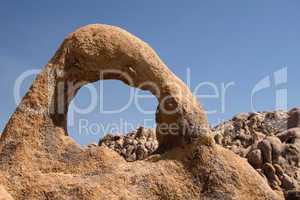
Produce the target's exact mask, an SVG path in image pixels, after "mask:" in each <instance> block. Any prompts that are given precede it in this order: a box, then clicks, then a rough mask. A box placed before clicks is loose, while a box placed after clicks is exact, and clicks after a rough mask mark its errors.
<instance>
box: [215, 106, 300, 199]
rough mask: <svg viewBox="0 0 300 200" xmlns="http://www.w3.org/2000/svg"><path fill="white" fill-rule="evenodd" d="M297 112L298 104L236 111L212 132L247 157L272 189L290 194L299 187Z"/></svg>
mask: <svg viewBox="0 0 300 200" xmlns="http://www.w3.org/2000/svg"><path fill="white" fill-rule="evenodd" d="M299 114H300V112H299V108H294V109H292V110H291V111H289V112H283V111H275V112H259V113H244V114H239V115H237V116H235V117H234V118H233V119H232V120H229V121H226V122H224V123H222V124H220V125H218V126H216V127H215V128H214V129H213V133H214V137H215V140H216V142H217V143H218V144H220V145H222V146H224V147H225V148H228V149H230V150H232V151H233V152H235V153H236V154H238V155H240V156H241V157H244V158H247V160H248V162H249V163H250V164H251V165H252V166H253V167H254V168H255V169H257V170H258V171H259V172H260V173H261V175H262V176H263V177H265V178H266V179H267V180H268V182H269V184H270V186H271V187H272V188H273V189H275V190H283V191H284V192H285V194H286V196H291V195H292V194H297V192H296V191H300V165H299V164H300V163H299V162H300V126H299ZM293 191H294V192H293ZM298 193H299V192H298ZM298 198H300V197H298ZM287 199H289V198H287ZM291 199H292V198H291Z"/></svg>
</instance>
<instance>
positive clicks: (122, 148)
mask: <svg viewBox="0 0 300 200" xmlns="http://www.w3.org/2000/svg"><path fill="white" fill-rule="evenodd" d="M103 145H105V146H107V147H108V148H110V149H112V150H114V151H116V152H117V153H119V154H120V155H121V156H123V157H124V158H125V159H126V160H127V161H136V160H143V159H145V158H147V157H149V156H150V155H152V154H153V153H154V152H156V151H157V150H158V141H157V137H156V132H155V130H153V129H146V128H143V127H140V128H138V129H137V130H136V131H134V132H132V133H129V134H127V135H110V134H108V135H106V136H105V137H104V138H102V139H101V140H100V142H99V146H103Z"/></svg>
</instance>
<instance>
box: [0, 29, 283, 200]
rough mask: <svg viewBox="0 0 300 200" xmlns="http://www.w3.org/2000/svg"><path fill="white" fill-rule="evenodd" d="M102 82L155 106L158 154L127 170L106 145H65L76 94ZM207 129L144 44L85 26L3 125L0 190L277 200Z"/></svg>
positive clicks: (26, 195)
mask: <svg viewBox="0 0 300 200" xmlns="http://www.w3.org/2000/svg"><path fill="white" fill-rule="evenodd" d="M107 79H116V80H121V81H123V82H124V83H126V84H127V85H129V86H132V87H137V88H140V89H143V90H149V91H150V92H151V93H152V94H153V95H154V96H156V97H157V99H158V102H159V106H158V109H157V115H156V121H157V129H156V134H157V137H158V150H157V151H156V154H154V155H152V156H150V157H148V158H146V159H144V160H140V161H135V162H127V161H126V160H125V159H124V158H123V157H122V156H121V155H119V154H118V153H117V152H115V151H113V150H111V149H109V148H107V146H106V145H101V146H89V147H87V148H82V147H80V146H79V145H78V144H76V143H75V142H74V141H73V140H72V139H71V138H70V137H69V136H68V134H67V131H66V123H67V111H68V105H69V103H70V101H71V100H72V98H73V97H74V95H76V92H77V91H78V89H79V88H80V87H81V86H82V85H84V84H87V83H90V82H94V81H97V80H107ZM171 125H172V129H170V128H169V127H170V126H171ZM173 125H174V126H176V127H177V129H176V131H175V132H173V131H172V130H173V128H174V127H173ZM208 127H209V126H208V122H207V118H206V116H205V114H204V112H203V109H202V107H201V106H200V105H199V104H198V102H197V100H196V98H195V97H194V96H193V95H192V93H191V92H190V90H189V89H188V88H187V86H186V85H185V84H184V83H183V82H182V81H181V80H179V79H178V78H177V77H176V76H175V75H174V74H173V73H172V72H171V71H170V70H169V69H168V68H167V67H166V65H165V64H164V63H163V62H162V61H161V60H160V58H159V57H158V56H157V55H156V53H155V52H154V51H153V50H152V49H151V48H150V47H149V46H148V45H147V44H146V43H144V42H143V41H141V40H140V39H138V38H136V37H135V36H133V35H131V34H130V33H128V32H126V31H124V30H122V29H120V28H117V27H112V26H108V25H89V26H86V27H83V28H80V29H78V30H77V31H75V32H74V33H71V34H70V35H69V36H68V37H67V38H66V39H65V40H64V42H63V43H62V45H61V46H60V48H59V49H58V51H57V52H56V54H55V56H54V57H53V58H52V59H51V60H50V61H49V63H48V64H47V65H46V66H45V68H44V70H43V71H42V72H41V73H40V74H39V75H38V76H37V78H36V80H35V81H34V83H33V85H32V87H31V88H30V90H29V91H28V93H27V94H26V95H25V97H24V98H23V100H22V102H21V104H20V105H19V106H18V108H17V109H16V111H15V113H14V114H13V115H12V117H11V119H10V120H9V122H8V124H7V125H6V128H5V130H4V132H3V133H2V135H1V139H0V180H1V182H0V184H1V185H3V187H5V190H6V191H7V192H8V193H9V194H10V195H11V196H12V197H13V198H14V199H30V200H31V199H89V200H90V199H97V200H99V199H225V200H226V199H247V200H248V199H249V200H251V199H253V200H254V199H257V200H258V199H268V200H276V199H283V195H282V193H281V192H280V191H274V190H272V189H271V188H270V187H269V185H268V184H267V181H265V180H264V178H263V177H261V176H260V175H259V173H258V172H256V171H255V169H254V168H252V167H251V166H250V165H249V164H248V162H247V161H246V160H245V159H242V158H240V157H239V156H237V155H235V154H234V153H232V152H231V151H230V150H226V149H225V148H223V147H221V146H219V145H216V144H215V142H214V140H213V138H212V134H211V131H210V129H209V128H208ZM126 155H127V154H126ZM142 157H144V156H142Z"/></svg>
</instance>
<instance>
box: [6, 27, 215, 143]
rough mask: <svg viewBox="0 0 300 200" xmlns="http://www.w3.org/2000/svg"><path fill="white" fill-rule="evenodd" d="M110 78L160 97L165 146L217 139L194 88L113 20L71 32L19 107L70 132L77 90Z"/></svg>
mask: <svg viewBox="0 0 300 200" xmlns="http://www.w3.org/2000/svg"><path fill="white" fill-rule="evenodd" d="M106 79H115V80H120V81H122V82H124V83H125V84H127V85H129V86H132V87H136V88H139V89H142V90H148V91H150V92H151V93H152V94H153V95H154V96H156V98H157V99H158V102H159V105H158V108H157V114H156V122H157V127H158V128H157V132H158V135H159V141H160V146H161V147H162V148H164V149H170V148H172V147H175V146H178V145H182V144H184V143H186V142H190V141H191V140H192V139H193V138H199V139H200V140H201V141H202V142H203V143H204V144H212V143H213V140H212V138H211V136H210V135H209V128H208V127H209V126H208V122H207V118H206V115H205V113H204V111H203V109H202V107H201V105H200V104H199V103H198V102H197V100H196V98H195V97H194V96H193V94H192V93H191V91H190V90H189V88H188V87H187V86H186V85H185V84H184V83H183V82H182V81H181V80H180V79H179V78H177V77H176V76H175V75H174V74H173V73H172V72H171V71H170V70H169V69H168V67H167V66H166V65H165V64H164V63H163V62H162V61H161V60H160V58H159V57H158V55H157V54H156V53H155V52H154V50H152V48H151V47H149V46H148V45H147V44H146V43H145V42H143V41H141V40H140V39H138V38H137V37H135V36H133V35H131V34H130V33H128V32H126V31H125V30H122V29H120V28H117V27H113V26H109V25H99V24H94V25H88V26H85V27H83V28H80V29H78V30H77V31H75V32H73V33H71V34H70V35H69V36H68V37H67V38H66V39H65V40H64V42H63V43H62V45H61V46H60V48H59V50H58V51H57V52H56V54H55V56H54V57H53V58H52V59H51V60H50V62H49V63H48V64H47V65H46V67H45V69H44V70H43V72H42V73H41V74H40V75H39V76H38V77H37V79H36V81H35V82H34V84H33V86H32V88H31V90H30V91H29V92H28V94H27V95H26V97H25V98H24V100H23V102H22V104H21V105H20V106H19V108H21V109H23V110H28V109H29V110H34V111H39V113H40V114H43V115H44V117H45V118H46V119H44V123H43V126H47V127H48V126H52V127H54V128H62V129H63V130H64V131H65V134H67V131H66V130H67V128H66V127H67V111H68V106H69V103H70V101H71V100H72V99H73V97H74V96H75V95H76V91H77V90H78V89H79V88H80V87H81V86H82V85H84V84H87V83H91V82H95V81H98V80H106ZM33 113H34V112H33ZM169 127H172V132H171V133H170V128H169ZM8 128H9V126H8ZM36 128H41V127H35V129H36ZM174 130H175V131H174Z"/></svg>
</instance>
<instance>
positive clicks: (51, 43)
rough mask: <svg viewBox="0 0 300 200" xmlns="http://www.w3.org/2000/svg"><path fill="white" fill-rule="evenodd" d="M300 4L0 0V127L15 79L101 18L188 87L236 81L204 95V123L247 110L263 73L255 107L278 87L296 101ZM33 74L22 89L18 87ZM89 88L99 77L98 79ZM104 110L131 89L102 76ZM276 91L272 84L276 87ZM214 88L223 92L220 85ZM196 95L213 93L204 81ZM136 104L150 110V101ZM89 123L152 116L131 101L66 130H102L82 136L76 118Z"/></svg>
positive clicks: (81, 99) (93, 138)
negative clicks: (145, 46)
mask: <svg viewBox="0 0 300 200" xmlns="http://www.w3.org/2000/svg"><path fill="white" fill-rule="evenodd" d="M299 9H300V2H299V1H298V0H289V1H282V0H252V1H239V0H227V1H220V0H219V1H217V0H209V1H200V0H191V1H186V2H184V1H177V0H172V1H171V0H164V1H161V0H152V1H142V0H128V1H117V0H110V1H106V2H104V1H99V0H90V1H78V0H73V1H58V0H52V1H34V0H32V1H25V0H19V1H16V0H12V1H5V2H2V3H1V6H0V26H1V31H0V69H1V75H0V76H1V78H0V91H1V94H2V96H1V97H2V98H1V104H0V130H2V129H3V128H4V126H5V124H6V123H7V121H8V119H9V117H10V115H11V114H12V112H13V111H14V110H15V108H16V103H15V102H14V97H13V88H14V84H15V80H16V79H17V78H18V77H19V76H20V74H22V73H23V72H24V71H26V70H28V69H41V68H42V67H43V66H44V65H45V64H46V63H47V62H48V60H49V59H50V58H51V56H52V55H53V54H54V53H55V51H56V49H57V48H58V46H59V44H60V43H61V42H62V40H63V38H64V37H65V36H66V35H67V34H68V33H69V32H71V31H74V30H75V29H76V28H78V27H80V26H83V25H87V24H91V23H105V24H111V25H116V26H120V27H122V28H125V29H126V30H128V31H129V32H131V33H133V34H135V35H137V36H138V37H140V38H141V39H143V40H145V41H146V42H148V43H149V44H150V45H151V46H152V47H153V48H154V49H155V50H156V51H157V52H158V54H159V55H160V57H161V58H162V59H163V60H164V62H165V63H166V64H167V65H168V66H169V67H170V68H171V70H172V71H173V72H174V73H175V74H176V75H178V76H179V77H180V78H181V79H183V80H184V81H186V79H187V78H186V77H187V75H186V71H187V68H189V69H190V72H191V88H192V89H195V87H196V86H197V85H198V84H199V82H201V81H209V82H212V83H214V84H215V85H216V86H217V87H218V88H220V87H221V85H222V83H225V84H226V83H227V84H228V83H230V82H234V85H232V86H231V87H230V88H229V89H228V91H227V93H226V98H225V100H226V101H225V110H223V111H222V110H221V99H220V98H218V99H216V98H212V99H208V98H203V99H202V103H203V105H204V106H205V108H206V109H207V110H217V111H218V112H217V113H216V114H210V115H209V120H210V122H211V123H216V122H217V121H218V120H219V119H228V118H230V117H232V116H233V115H234V114H236V113H239V112H247V111H250V110H251V101H250V97H251V91H252V89H253V87H254V86H255V85H256V83H258V82H259V81H260V80H261V79H263V78H265V77H266V76H270V80H271V86H270V87H269V88H266V89H265V90H264V91H262V92H259V93H258V94H257V95H256V96H255V103H256V107H257V109H259V110H273V109H274V108H275V100H276V99H275V95H276V91H277V90H278V89H286V90H287V94H288V96H287V97H288V108H291V107H295V106H299V104H300V94H299V87H298V77H299V75H300V56H299V52H300V39H299V36H300V22H299V19H300V12H299ZM284 67H287V72H288V74H287V83H283V84H280V85H274V80H273V76H272V74H273V73H274V72H276V71H278V70H280V69H282V68H284ZM33 78H34V77H31V78H29V79H27V80H26V81H25V82H24V84H23V86H22V94H24V93H25V91H26V90H27V89H28V87H29V86H30V84H31V81H32V79H33ZM95 86H96V87H98V86H99V83H97V84H95ZM104 88H105V91H107V92H105V97H104V107H106V108H117V107H118V106H120V105H122V103H124V102H126V98H128V91H129V88H128V87H127V86H124V85H123V84H121V83H119V82H117V81H107V82H106V81H105V83H104ZM276 89H277V90H276ZM219 92H220V91H219ZM199 93H201V94H211V93H214V91H213V90H212V88H209V87H207V88H205V87H202V88H201V90H200V91H199ZM89 100H90V99H89V93H88V90H86V89H81V91H80V92H79V94H78V95H77V97H76V99H75V102H76V104H77V105H79V106H81V107H84V106H86V105H87V104H88V101H89ZM142 105H143V106H144V108H147V109H152V110H153V109H155V107H156V105H157V102H156V101H155V99H145V100H144V101H142ZM82 118H84V119H88V120H89V122H90V123H101V124H109V123H120V119H126V120H127V121H128V122H132V123H134V124H136V125H138V124H141V123H142V122H143V119H145V118H150V119H154V115H153V114H150V115H145V114H142V113H140V112H139V111H138V109H137V108H136V107H135V106H134V105H132V106H131V107H130V108H129V109H127V110H125V111H124V112H122V113H118V114H111V115H108V114H106V115H104V114H103V113H102V114H101V113H99V112H98V111H97V110H95V111H94V112H92V113H90V114H88V115H76V116H75V121H74V122H75V126H73V127H69V134H70V135H71V136H72V137H73V138H75V140H76V141H77V142H79V143H80V144H87V143H91V142H97V141H98V139H99V138H100V137H101V135H103V134H105V133H103V131H102V133H101V131H100V133H97V134H79V133H78V131H79V130H78V123H79V120H80V119H82Z"/></svg>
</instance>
